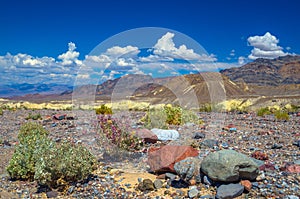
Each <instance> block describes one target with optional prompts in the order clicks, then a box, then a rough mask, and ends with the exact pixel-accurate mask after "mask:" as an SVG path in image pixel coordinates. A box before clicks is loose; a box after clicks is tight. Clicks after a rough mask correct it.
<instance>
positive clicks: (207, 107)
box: [199, 103, 212, 112]
mask: <svg viewBox="0 0 300 199" xmlns="http://www.w3.org/2000/svg"><path fill="white" fill-rule="evenodd" d="M199 111H200V112H211V111H212V105H211V104H208V103H206V104H204V105H202V106H201V107H200V109H199Z"/></svg>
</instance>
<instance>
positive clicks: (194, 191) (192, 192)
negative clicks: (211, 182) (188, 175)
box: [188, 186, 199, 198]
mask: <svg viewBox="0 0 300 199" xmlns="http://www.w3.org/2000/svg"><path fill="white" fill-rule="evenodd" d="M198 193H199V191H198V189H197V187H196V186H191V187H190V189H189V192H188V195H189V198H194V197H196V196H197V195H198Z"/></svg>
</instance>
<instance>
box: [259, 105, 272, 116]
mask: <svg viewBox="0 0 300 199" xmlns="http://www.w3.org/2000/svg"><path fill="white" fill-rule="evenodd" d="M270 114H271V111H270V109H269V108H268V107H262V108H260V109H258V111H257V116H260V117H262V116H265V115H270Z"/></svg>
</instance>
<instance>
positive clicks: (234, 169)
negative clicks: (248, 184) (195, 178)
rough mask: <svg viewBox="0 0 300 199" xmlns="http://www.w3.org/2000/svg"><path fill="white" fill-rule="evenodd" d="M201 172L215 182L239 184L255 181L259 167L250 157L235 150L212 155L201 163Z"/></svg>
mask: <svg viewBox="0 0 300 199" xmlns="http://www.w3.org/2000/svg"><path fill="white" fill-rule="evenodd" d="M201 170H202V172H203V173H205V174H206V175H208V177H210V178H211V179H212V180H213V181H221V182H237V181H239V180H240V179H244V180H254V179H255V178H256V177H257V176H258V171H259V170H258V165H257V164H256V163H255V162H254V161H253V160H252V159H251V158H250V157H248V156H246V155H244V154H242V153H238V152H236V151H234V150H221V151H217V152H215V153H210V154H209V155H208V156H207V157H206V158H205V159H204V160H203V161H202V163H201Z"/></svg>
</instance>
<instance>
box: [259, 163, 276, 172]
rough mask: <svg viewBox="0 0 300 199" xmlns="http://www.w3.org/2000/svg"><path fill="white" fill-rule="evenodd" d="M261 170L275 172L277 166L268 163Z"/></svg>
mask: <svg viewBox="0 0 300 199" xmlns="http://www.w3.org/2000/svg"><path fill="white" fill-rule="evenodd" d="M259 170H261V171H265V170H271V171H274V170H275V165H274V164H272V163H269V162H267V163H266V164H263V165H261V166H260V167H259Z"/></svg>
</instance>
